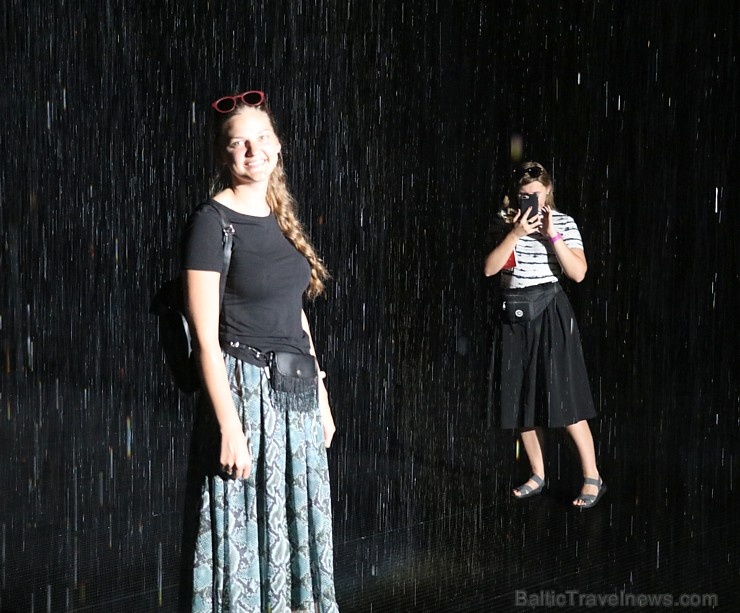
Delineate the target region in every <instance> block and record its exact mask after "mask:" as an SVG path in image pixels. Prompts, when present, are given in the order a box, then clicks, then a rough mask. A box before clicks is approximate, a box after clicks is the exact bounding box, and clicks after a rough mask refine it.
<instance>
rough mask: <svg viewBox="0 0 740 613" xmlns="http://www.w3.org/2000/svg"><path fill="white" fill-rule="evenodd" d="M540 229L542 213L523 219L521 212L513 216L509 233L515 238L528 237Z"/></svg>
mask: <svg viewBox="0 0 740 613" xmlns="http://www.w3.org/2000/svg"><path fill="white" fill-rule="evenodd" d="M541 227H542V212H541V211H540V212H539V213H538V214H537V215H532V216H531V217H529V218H523V217H522V212H521V211H519V212H517V214H516V215H515V216H514V227H513V228H512V229H511V231H512V232H513V233H514V235H515V236H516V237H517V238H521V237H522V236H529V235H530V234H534V233H535V232H537V231H539V230H540V228H541Z"/></svg>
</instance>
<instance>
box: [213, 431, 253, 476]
mask: <svg viewBox="0 0 740 613" xmlns="http://www.w3.org/2000/svg"><path fill="white" fill-rule="evenodd" d="M220 461H221V467H222V468H223V471H224V472H225V473H226V474H227V475H229V476H230V477H233V478H234V479H246V478H247V477H249V473H250V472H251V471H252V453H251V451H250V449H249V441H248V440H247V437H246V436H244V432H242V430H241V428H240V427H239V426H238V425H237V426H231V427H229V428H227V429H226V430H222V431H221V458H220Z"/></svg>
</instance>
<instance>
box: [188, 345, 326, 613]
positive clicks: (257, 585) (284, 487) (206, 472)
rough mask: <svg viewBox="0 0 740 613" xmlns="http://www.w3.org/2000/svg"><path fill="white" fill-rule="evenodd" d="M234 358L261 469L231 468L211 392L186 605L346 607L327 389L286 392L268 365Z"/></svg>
mask: <svg viewBox="0 0 740 613" xmlns="http://www.w3.org/2000/svg"><path fill="white" fill-rule="evenodd" d="M225 360H226V367H227V372H228V376H229V381H230V383H231V390H232V397H233V399H234V405H235V406H236V408H237V411H238V412H239V416H240V418H241V422H242V425H243V427H244V432H245V434H246V435H247V436H248V439H249V443H250V447H251V451H252V470H251V473H250V475H249V478H248V479H246V480H236V479H231V478H229V477H228V476H226V475H225V474H224V473H223V472H222V470H221V466H220V463H219V455H220V435H219V428H218V423H217V421H216V418H215V415H214V413H213V410H212V408H211V407H210V405H209V404H208V401H207V400H203V399H202V400H201V404H200V407H199V411H198V417H197V418H196V424H195V429H194V437H193V446H192V450H191V460H190V466H189V471H188V492H187V494H186V498H187V500H186V511H185V538H184V543H183V581H182V582H181V586H180V587H181V589H180V595H181V596H180V610H187V611H193V612H199V613H200V612H204V613H205V612H208V613H216V612H218V613H221V612H224V613H227V612H228V613H232V612H255V613H256V612H260V613H262V612H277V613H284V612H290V611H311V612H314V611H319V612H321V613H325V612H334V611H338V610H339V609H338V607H337V604H336V599H335V595H334V579H333V552H332V523H331V497H330V489H329V472H328V468H327V460H326V449H325V448H324V435H323V428H322V425H321V418H320V413H319V407H318V395H317V390H316V389H314V390H312V391H311V392H308V393H304V394H300V395H298V394H285V393H282V392H276V391H274V390H272V389H271V388H270V386H269V381H268V377H267V373H266V371H265V369H264V368H259V367H257V366H253V365H251V364H248V363H246V362H242V361H241V360H238V359H236V358H234V357H231V356H225ZM202 396H203V398H205V396H206V395H205V394H203V395H202Z"/></svg>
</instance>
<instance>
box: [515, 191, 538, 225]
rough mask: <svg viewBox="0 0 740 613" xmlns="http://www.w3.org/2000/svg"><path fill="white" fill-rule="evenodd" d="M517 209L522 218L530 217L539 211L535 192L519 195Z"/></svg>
mask: <svg viewBox="0 0 740 613" xmlns="http://www.w3.org/2000/svg"><path fill="white" fill-rule="evenodd" d="M519 210H520V211H521V212H522V217H521V218H522V219H531V218H532V217H535V216H536V215H537V214H538V213H539V206H538V202H537V194H522V195H521V196H519Z"/></svg>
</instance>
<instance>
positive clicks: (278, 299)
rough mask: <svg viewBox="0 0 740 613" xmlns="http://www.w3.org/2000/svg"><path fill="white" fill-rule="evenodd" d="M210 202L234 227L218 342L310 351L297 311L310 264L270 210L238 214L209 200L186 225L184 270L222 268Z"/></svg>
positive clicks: (217, 219)
mask: <svg viewBox="0 0 740 613" xmlns="http://www.w3.org/2000/svg"><path fill="white" fill-rule="evenodd" d="M209 204H210V205H213V206H209ZM214 206H216V207H218V209H220V210H221V212H222V214H223V215H224V217H225V218H226V219H227V220H228V221H229V222H230V223H231V224H232V226H233V227H234V243H233V245H234V247H233V251H232V254H231V264H230V266H229V273H228V275H227V277H226V288H225V290H224V299H223V305H222V307H221V318H220V323H219V336H220V338H221V341H222V342H224V341H225V342H228V341H239V343H240V344H246V345H249V346H251V347H255V348H256V349H259V350H260V351H262V352H267V351H290V352H293V353H309V351H310V342H309V340H308V336H307V335H306V333H305V331H304V330H303V326H302V325H301V310H302V308H303V293H304V291H305V290H306V288H307V287H308V282H309V280H310V278H311V266H310V265H309V263H308V260H306V258H305V257H304V256H303V255H302V254H301V253H300V252H299V251H298V250H297V249H296V248H295V247H294V246H293V244H292V243H291V242H290V241H289V240H288V239H287V238H285V236H284V235H283V233H282V232H281V230H280V227H279V226H278V224H277V221H276V220H275V216H274V215H273V214H272V213H270V214H269V215H268V216H266V217H255V216H252V215H243V214H242V213H237V212H236V211H233V210H231V209H230V208H228V207H225V206H224V205H223V204H221V203H219V202H217V201H215V200H213V199H211V200H210V201H209V203H208V204H205V205H201V206H199V207H198V208H197V209H196V210H195V211H193V213H192V215H191V216H190V218H189V220H188V223H187V225H186V227H185V233H184V236H183V249H182V268H183V270H210V271H216V272H221V269H222V266H223V259H224V254H223V243H222V235H223V230H222V225H221V219H220V217H219V214H218V211H217V210H215V209H214V208H213V207H214ZM245 357H246V358H247V359H248V358H249V356H245ZM249 361H250V362H252V363H254V364H259V362H258V361H256V360H251V359H250V360H249Z"/></svg>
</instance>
